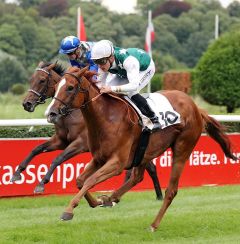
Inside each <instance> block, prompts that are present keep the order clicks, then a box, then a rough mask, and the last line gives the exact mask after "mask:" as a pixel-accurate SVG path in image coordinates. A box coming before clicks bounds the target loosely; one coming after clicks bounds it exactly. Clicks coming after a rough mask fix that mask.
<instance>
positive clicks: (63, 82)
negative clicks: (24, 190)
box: [45, 78, 66, 116]
mask: <svg viewBox="0 0 240 244" xmlns="http://www.w3.org/2000/svg"><path fill="white" fill-rule="evenodd" d="M65 83H66V79H65V78H63V79H62V80H61V81H60V82H59V84H58V87H57V91H56V92H55V95H54V97H57V96H58V93H59V91H60V89H61V87H62V86H64V85H65ZM54 102H55V99H54V98H53V99H52V101H51V103H50V104H49V105H48V107H47V109H46V111H45V116H48V113H49V111H50V109H51V107H52V106H53V104H54Z"/></svg>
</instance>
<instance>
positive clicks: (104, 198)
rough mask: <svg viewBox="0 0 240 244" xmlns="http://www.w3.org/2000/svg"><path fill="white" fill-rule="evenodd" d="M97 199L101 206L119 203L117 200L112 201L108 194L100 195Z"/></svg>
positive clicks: (112, 205)
mask: <svg viewBox="0 0 240 244" xmlns="http://www.w3.org/2000/svg"><path fill="white" fill-rule="evenodd" d="M97 201H98V203H99V206H100V207H104V208H106V207H114V206H116V205H117V203H116V202H112V201H111V200H110V197H109V196H107V195H101V196H98V197H97Z"/></svg>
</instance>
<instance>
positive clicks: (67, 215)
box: [60, 212, 73, 221]
mask: <svg viewBox="0 0 240 244" xmlns="http://www.w3.org/2000/svg"><path fill="white" fill-rule="evenodd" d="M72 218H73V213H67V212H64V213H63V214H62V216H61V218H60V219H61V220H62V221H68V220H71V219H72Z"/></svg>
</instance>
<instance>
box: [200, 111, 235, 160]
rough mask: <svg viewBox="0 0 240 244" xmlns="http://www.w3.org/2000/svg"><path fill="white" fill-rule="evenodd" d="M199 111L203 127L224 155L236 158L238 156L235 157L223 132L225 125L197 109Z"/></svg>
mask: <svg viewBox="0 0 240 244" xmlns="http://www.w3.org/2000/svg"><path fill="white" fill-rule="evenodd" d="M199 111H200V113H201V116H202V118H203V121H204V123H205V125H204V127H205V130H206V132H207V133H208V135H209V136H210V137H212V138H213V139H214V140H215V141H216V142H217V143H218V144H219V145H220V146H221V148H222V150H223V152H224V154H225V155H226V157H228V158H231V159H233V160H238V159H239V158H237V157H236V156H235V155H233V153H232V145H231V142H230V140H229V138H228V136H227V135H226V133H225V127H224V126H223V125H221V124H220V123H219V122H218V121H217V120H216V119H214V118H212V117H210V116H209V115H208V114H207V112H205V111H204V110H202V109H199Z"/></svg>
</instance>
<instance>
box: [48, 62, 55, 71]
mask: <svg viewBox="0 0 240 244" xmlns="http://www.w3.org/2000/svg"><path fill="white" fill-rule="evenodd" d="M56 64H57V63H54V64H50V65H49V66H48V67H47V69H48V70H51V69H53V68H54V67H55V66H56Z"/></svg>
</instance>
